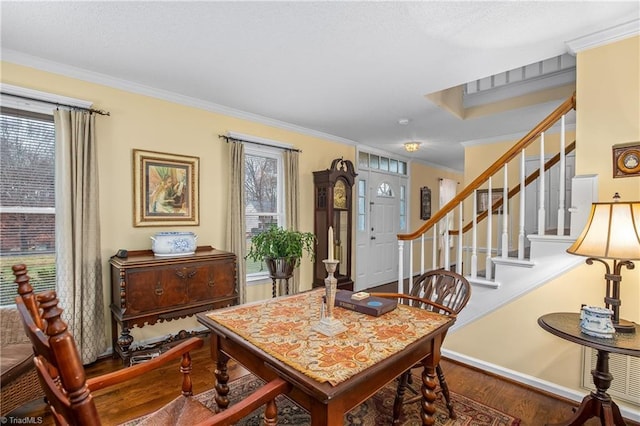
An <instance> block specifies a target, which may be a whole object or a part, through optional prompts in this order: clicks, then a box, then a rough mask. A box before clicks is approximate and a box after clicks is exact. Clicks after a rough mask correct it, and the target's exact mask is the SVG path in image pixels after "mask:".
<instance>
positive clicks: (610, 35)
mask: <svg viewBox="0 0 640 426" xmlns="http://www.w3.org/2000/svg"><path fill="white" fill-rule="evenodd" d="M638 34H640V19H634V20H632V21H629V22H625V23H623V24H620V25H616V26H615V27H611V28H607V29H605V30H602V31H596V32H595V33H591V34H587V35H586V36H582V37H578V38H575V39H573V40H569V41H567V42H565V44H566V45H567V49H568V50H569V52H570V53H571V54H572V55H576V54H577V53H579V52H582V51H583V50H588V49H593V48H594V47H599V46H604V45H606V44H610V43H614V42H616V41H619V40H622V39H625V38H628V37H632V36H636V35H638Z"/></svg>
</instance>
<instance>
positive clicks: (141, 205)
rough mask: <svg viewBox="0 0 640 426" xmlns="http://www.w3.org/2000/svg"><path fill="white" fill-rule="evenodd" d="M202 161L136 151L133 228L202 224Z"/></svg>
mask: <svg viewBox="0 0 640 426" xmlns="http://www.w3.org/2000/svg"><path fill="white" fill-rule="evenodd" d="M199 163H200V159H199V158H198V157H189V156H184V155H176V154H168V153H164V152H153V151H141V150H137V149H134V150H133V226H167V225H181V226H183V225H199V224H200V215H199V210H200V206H199V193H200V187H199V186H200V182H199V178H200V171H199Z"/></svg>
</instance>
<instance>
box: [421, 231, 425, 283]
mask: <svg viewBox="0 0 640 426" xmlns="http://www.w3.org/2000/svg"><path fill="white" fill-rule="evenodd" d="M425 235H426V231H425V233H424V234H422V235H420V275H422V274H424V257H425V256H426V249H425V247H424V237H425Z"/></svg>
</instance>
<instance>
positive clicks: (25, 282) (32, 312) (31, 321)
mask: <svg viewBox="0 0 640 426" xmlns="http://www.w3.org/2000/svg"><path fill="white" fill-rule="evenodd" d="M11 269H12V270H13V274H14V276H15V277H16V279H15V282H16V284H17V285H18V296H16V299H15V300H16V309H17V310H18V313H19V314H20V315H19V316H20V319H21V320H22V325H23V327H24V331H25V333H26V334H27V337H28V338H29V340H30V341H31V345H32V346H33V353H34V354H35V355H36V356H38V355H40V356H42V357H44V358H45V359H46V360H47V368H48V369H49V375H50V376H51V378H52V380H53V381H54V382H56V383H59V381H60V379H59V375H58V369H57V367H56V361H55V358H54V356H53V352H52V351H51V347H50V346H49V339H48V337H47V335H46V334H45V333H44V329H45V325H46V324H45V321H44V319H43V318H42V310H41V309H40V303H39V302H38V299H37V295H36V294H35V293H34V292H33V287H32V286H31V283H30V278H29V275H28V274H27V267H26V266H25V265H24V264H19V265H13V266H12V267H11Z"/></svg>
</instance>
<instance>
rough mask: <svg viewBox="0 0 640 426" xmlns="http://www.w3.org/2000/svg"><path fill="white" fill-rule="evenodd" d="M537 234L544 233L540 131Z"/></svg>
mask: <svg viewBox="0 0 640 426" xmlns="http://www.w3.org/2000/svg"><path fill="white" fill-rule="evenodd" d="M538 184H539V186H538V205H539V206H540V208H538V235H544V229H545V215H546V213H545V208H544V191H545V187H544V132H542V133H540V177H539V178H538Z"/></svg>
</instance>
